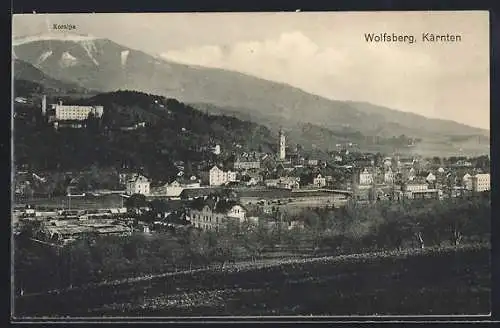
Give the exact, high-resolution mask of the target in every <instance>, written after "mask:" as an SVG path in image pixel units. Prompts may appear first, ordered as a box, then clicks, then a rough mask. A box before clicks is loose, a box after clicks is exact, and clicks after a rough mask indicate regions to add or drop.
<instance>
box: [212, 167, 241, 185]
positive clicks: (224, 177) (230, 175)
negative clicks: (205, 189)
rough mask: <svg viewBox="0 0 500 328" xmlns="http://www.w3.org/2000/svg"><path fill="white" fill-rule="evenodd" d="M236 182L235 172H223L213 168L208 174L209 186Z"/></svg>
mask: <svg viewBox="0 0 500 328" xmlns="http://www.w3.org/2000/svg"><path fill="white" fill-rule="evenodd" d="M235 181H236V172H232V171H224V170H221V169H219V167H217V166H214V167H212V168H211V169H210V172H209V185H210V186H221V185H223V184H226V183H228V182H235Z"/></svg>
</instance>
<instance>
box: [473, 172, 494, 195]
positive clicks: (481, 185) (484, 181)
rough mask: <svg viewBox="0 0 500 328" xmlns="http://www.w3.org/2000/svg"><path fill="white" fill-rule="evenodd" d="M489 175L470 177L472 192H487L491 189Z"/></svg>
mask: <svg viewBox="0 0 500 328" xmlns="http://www.w3.org/2000/svg"><path fill="white" fill-rule="evenodd" d="M490 179H491V178H490V174H489V173H482V174H476V175H474V176H473V177H471V181H472V190H473V191H475V192H482V191H488V190H490V189H491V181H490Z"/></svg>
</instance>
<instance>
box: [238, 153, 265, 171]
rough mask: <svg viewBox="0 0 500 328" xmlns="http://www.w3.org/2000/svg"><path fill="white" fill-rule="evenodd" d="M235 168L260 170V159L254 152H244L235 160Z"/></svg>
mask: <svg viewBox="0 0 500 328" xmlns="http://www.w3.org/2000/svg"><path fill="white" fill-rule="evenodd" d="M234 169H235V170H237V171H238V170H252V169H255V170H258V169H260V159H259V157H258V156H257V154H256V153H253V154H246V153H244V154H242V155H240V156H238V157H237V158H236V161H235V162H234Z"/></svg>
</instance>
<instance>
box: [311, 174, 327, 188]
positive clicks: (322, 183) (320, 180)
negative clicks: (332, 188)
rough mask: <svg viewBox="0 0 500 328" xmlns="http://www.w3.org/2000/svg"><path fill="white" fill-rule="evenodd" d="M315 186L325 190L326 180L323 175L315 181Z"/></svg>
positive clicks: (318, 176) (319, 175)
mask: <svg viewBox="0 0 500 328" xmlns="http://www.w3.org/2000/svg"><path fill="white" fill-rule="evenodd" d="M313 184H314V186H316V187H318V188H323V187H325V186H326V178H325V177H323V176H322V175H321V174H318V175H317V176H316V177H315V178H314V179H313Z"/></svg>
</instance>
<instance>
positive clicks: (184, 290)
mask: <svg viewBox="0 0 500 328" xmlns="http://www.w3.org/2000/svg"><path fill="white" fill-rule="evenodd" d="M490 292H491V287H490V249H489V248H488V247H478V246H475V247H462V248H458V249H453V248H450V249H426V250H424V251H420V250H412V251H410V252H408V251H407V252H403V253H392V254H387V253H383V254H378V255H374V254H366V255H356V256H341V257H334V258H318V259H311V260H298V261H293V260H291V261H288V262H286V261H285V262H281V263H272V264H260V265H254V266H252V265H249V266H248V267H243V266H238V265H237V264H236V265H233V266H229V267H228V268H227V269H225V270H220V269H210V270H199V271H192V272H185V273H179V274H171V275H168V276H162V277H157V278H151V279H142V280H136V281H131V282H126V283H123V282H122V283H120V284H118V283H116V284H106V285H101V286H95V287H91V288H90V287H89V288H86V289H74V290H70V291H65V292H60V293H59V294H50V295H47V294H45V295H38V296H29V297H22V298H18V299H17V300H16V302H15V306H16V316H18V317H26V316H32V317H39V316H51V317H60V316H87V317H101V316H121V317H123V316H130V317H144V316H225V315H232V316H241V315H246V316H262V315H270V316H278V315H352V314H358V315H373V314H393V315H424V314H432V315H452V314H488V313H489V312H490Z"/></svg>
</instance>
